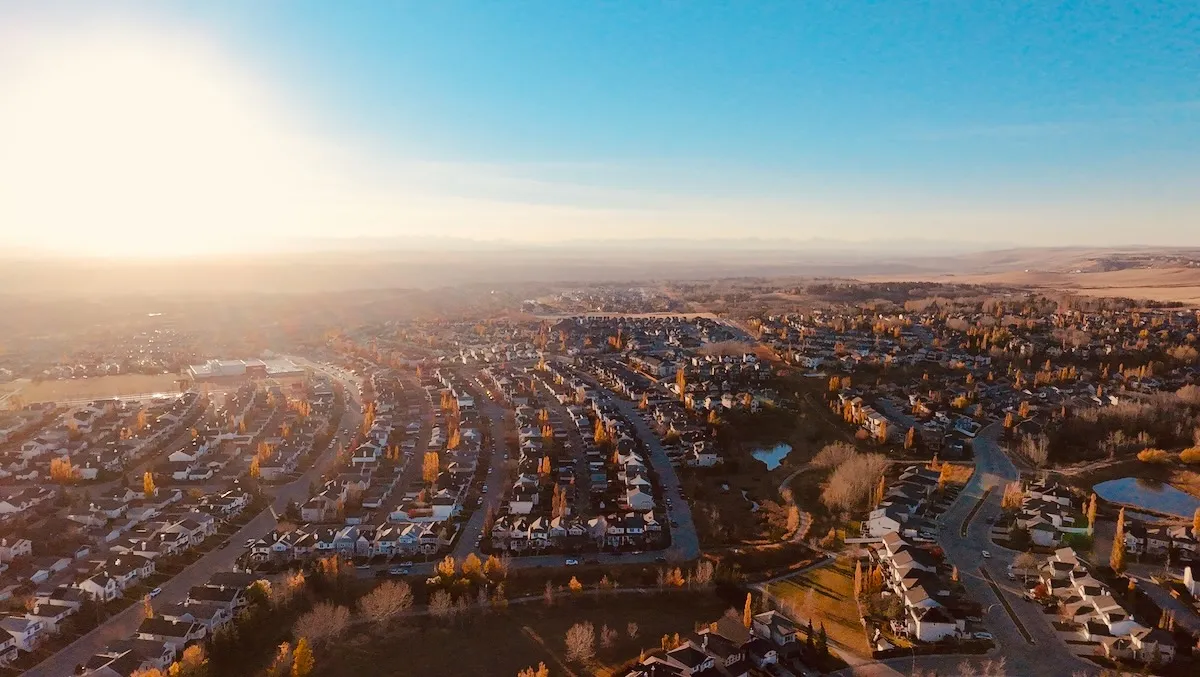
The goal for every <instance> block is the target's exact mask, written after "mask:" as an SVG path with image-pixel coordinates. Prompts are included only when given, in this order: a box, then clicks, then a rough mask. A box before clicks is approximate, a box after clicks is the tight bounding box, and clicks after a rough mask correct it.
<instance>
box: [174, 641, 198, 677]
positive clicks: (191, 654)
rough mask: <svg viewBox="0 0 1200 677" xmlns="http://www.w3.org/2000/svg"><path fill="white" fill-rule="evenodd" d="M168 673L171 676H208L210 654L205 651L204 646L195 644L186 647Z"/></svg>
mask: <svg viewBox="0 0 1200 677" xmlns="http://www.w3.org/2000/svg"><path fill="white" fill-rule="evenodd" d="M167 674H168V675H169V677H206V675H207V674H208V656H207V655H205V653H204V646H203V645H201V644H193V645H191V646H189V647H188V648H186V649H184V650H183V654H182V655H181V656H180V657H179V660H178V661H176V662H174V663H172V664H171V667H170V668H169V669H168V670H167Z"/></svg>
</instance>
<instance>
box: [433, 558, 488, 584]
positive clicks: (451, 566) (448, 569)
mask: <svg viewBox="0 0 1200 677" xmlns="http://www.w3.org/2000/svg"><path fill="white" fill-rule="evenodd" d="M477 561H478V560H477ZM454 572H455V563H454V557H453V556H452V555H446V556H445V557H443V558H442V561H440V562H438V565H437V573H438V575H439V576H441V577H442V578H445V579H447V580H448V579H451V578H454Z"/></svg>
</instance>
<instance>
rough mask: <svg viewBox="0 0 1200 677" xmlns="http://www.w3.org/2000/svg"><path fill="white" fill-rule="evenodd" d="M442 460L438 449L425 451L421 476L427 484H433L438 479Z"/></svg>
mask: <svg viewBox="0 0 1200 677" xmlns="http://www.w3.org/2000/svg"><path fill="white" fill-rule="evenodd" d="M439 465H440V461H439V460H438V453H437V452H436V451H427V452H425V460H424V463H423V464H422V466H421V478H422V479H423V480H425V483H426V484H433V483H434V482H436V481H437V478H438V470H439Z"/></svg>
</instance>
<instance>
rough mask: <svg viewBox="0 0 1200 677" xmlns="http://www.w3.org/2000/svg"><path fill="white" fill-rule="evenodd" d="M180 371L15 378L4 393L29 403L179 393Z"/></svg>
mask: <svg viewBox="0 0 1200 677" xmlns="http://www.w3.org/2000/svg"><path fill="white" fill-rule="evenodd" d="M178 378H179V376H178V375H176V374H121V375H119V376H98V377H95V378H87V379H71V380H69V381H39V382H36V383H35V382H33V381H26V380H20V381H13V382H12V383H6V384H4V390H0V394H6V393H9V392H11V393H13V395H12V398H13V399H18V400H19V401H21V402H24V403H25V404H29V403H31V402H49V401H61V400H83V399H100V398H106V397H124V396H131V395H145V394H149V393H177V392H179V386H178V385H176V383H175V380H176V379H178Z"/></svg>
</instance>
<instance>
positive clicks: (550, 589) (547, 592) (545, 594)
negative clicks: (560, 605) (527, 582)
mask: <svg viewBox="0 0 1200 677" xmlns="http://www.w3.org/2000/svg"><path fill="white" fill-rule="evenodd" d="M542 600H543V601H544V602H546V606H554V584H553V583H551V582H550V581H546V587H545V589H544V590H543V591H542Z"/></svg>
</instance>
